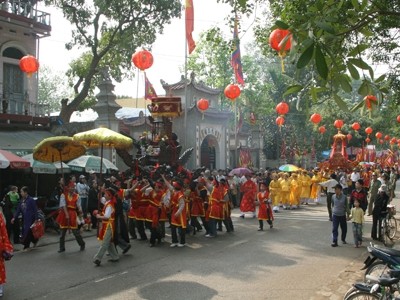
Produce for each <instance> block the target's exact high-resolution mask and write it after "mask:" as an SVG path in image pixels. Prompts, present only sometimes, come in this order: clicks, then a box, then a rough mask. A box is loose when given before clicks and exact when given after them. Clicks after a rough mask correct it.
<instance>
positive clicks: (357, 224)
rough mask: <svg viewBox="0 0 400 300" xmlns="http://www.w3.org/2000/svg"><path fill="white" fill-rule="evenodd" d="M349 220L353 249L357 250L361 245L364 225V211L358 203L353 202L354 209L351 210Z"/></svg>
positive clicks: (356, 201)
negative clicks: (350, 222)
mask: <svg viewBox="0 0 400 300" xmlns="http://www.w3.org/2000/svg"><path fill="white" fill-rule="evenodd" d="M349 220H353V222H352V223H353V236H354V247H356V248H359V247H360V246H361V244H362V226H363V223H364V211H363V210H362V208H361V207H360V202H358V200H357V199H356V200H354V207H353V208H352V209H351V213H350V217H349Z"/></svg>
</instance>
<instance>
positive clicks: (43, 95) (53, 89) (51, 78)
mask: <svg viewBox="0 0 400 300" xmlns="http://www.w3.org/2000/svg"><path fill="white" fill-rule="evenodd" d="M73 94H74V93H73V90H72V88H71V87H70V86H69V85H68V82H67V81H66V80H65V76H64V75H63V74H61V73H57V72H55V71H54V70H52V69H51V68H50V67H49V66H46V65H44V66H41V67H40V76H39V86H38V98H37V101H38V104H40V105H43V106H45V107H46V110H48V111H49V112H52V113H54V112H58V111H60V109H61V99H63V98H69V97H71V96H73Z"/></svg>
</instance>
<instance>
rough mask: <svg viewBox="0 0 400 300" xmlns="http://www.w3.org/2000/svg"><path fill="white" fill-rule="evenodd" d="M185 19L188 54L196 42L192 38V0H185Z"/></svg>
mask: <svg viewBox="0 0 400 300" xmlns="http://www.w3.org/2000/svg"><path fill="white" fill-rule="evenodd" d="M185 21H186V39H187V43H188V48H189V54H191V53H192V52H193V50H194V48H196V43H195V42H194V40H193V36H192V33H193V30H194V9H193V0H186V8H185Z"/></svg>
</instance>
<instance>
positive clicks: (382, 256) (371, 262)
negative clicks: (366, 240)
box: [361, 243, 400, 281]
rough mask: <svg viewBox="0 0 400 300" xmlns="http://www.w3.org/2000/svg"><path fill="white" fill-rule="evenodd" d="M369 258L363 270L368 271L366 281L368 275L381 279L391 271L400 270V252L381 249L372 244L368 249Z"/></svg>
mask: <svg viewBox="0 0 400 300" xmlns="http://www.w3.org/2000/svg"><path fill="white" fill-rule="evenodd" d="M367 250H368V252H369V256H368V257H367V259H366V260H365V261H364V267H363V268H361V270H366V271H365V274H364V279H365V281H367V275H372V276H375V277H380V276H382V275H383V274H385V273H388V271H389V270H400V251H399V250H395V249H391V248H387V247H380V246H377V245H374V244H373V243H370V245H369V246H368V247H367Z"/></svg>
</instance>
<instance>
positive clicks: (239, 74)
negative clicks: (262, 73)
mask: <svg viewBox="0 0 400 300" xmlns="http://www.w3.org/2000/svg"><path fill="white" fill-rule="evenodd" d="M231 65H232V68H233V71H234V73H235V78H236V81H237V83H238V84H242V85H243V84H244V78H243V69H242V60H241V57H240V40H239V33H238V25H237V18H235V25H234V29H233V52H232V57H231Z"/></svg>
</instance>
